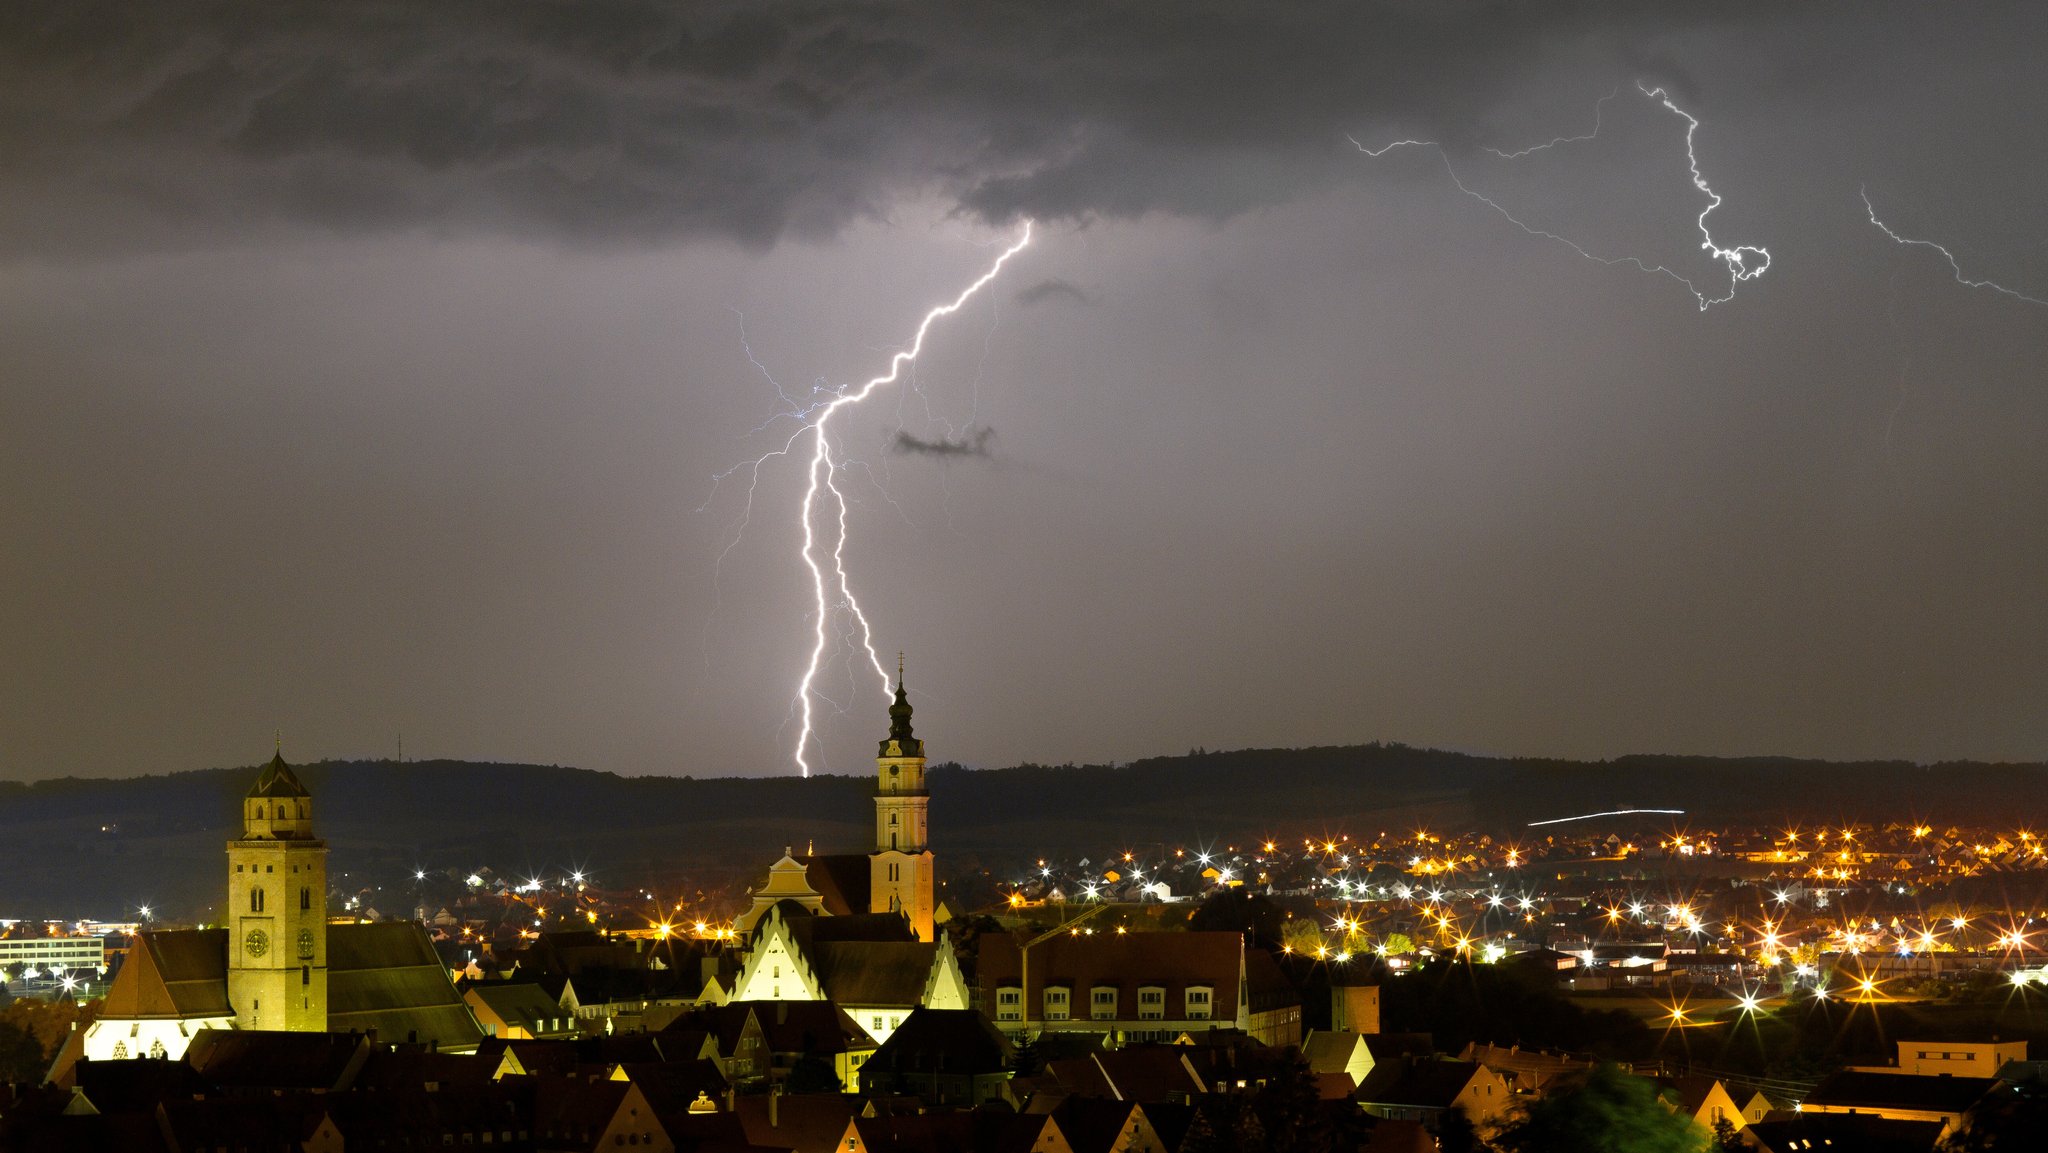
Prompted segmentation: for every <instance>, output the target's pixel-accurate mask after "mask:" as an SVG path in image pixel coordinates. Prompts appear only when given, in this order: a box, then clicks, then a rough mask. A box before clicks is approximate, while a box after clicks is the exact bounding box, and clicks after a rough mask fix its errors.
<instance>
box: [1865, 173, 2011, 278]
mask: <svg viewBox="0 0 2048 1153" xmlns="http://www.w3.org/2000/svg"><path fill="white" fill-rule="evenodd" d="M1856 194H1857V195H1858V196H1861V197H1862V198H1863V211H1864V212H1866V213H1868V214H1869V215H1870V222H1871V223H1872V224H1875V225H1877V227H1878V230H1879V231H1880V232H1883V233H1884V234H1885V235H1886V236H1889V237H1891V238H1892V240H1893V242H1895V243H1897V244H1900V245H1903V246H1905V247H1908V248H1932V249H1933V250H1934V251H1936V252H1939V253H1941V255H1942V258H1943V259H1944V260H1947V261H1948V267H1949V270H1950V271H1951V272H1953V273H1954V274H1955V278H1956V283H1957V284H1960V285H1962V286H1963V287H1964V288H1988V289H1990V290H1991V291H1993V292H1996V293H2001V294H2003V295H2005V296H2010V297H2012V298H2013V299H2014V300H2021V301H2025V302H2026V303H2028V304H2040V305H2048V300H2042V299H2041V298H2039V297H2034V296H2028V295H2027V294H2026V293H2024V292H2018V291H2015V290H2014V289H2010V288H2007V287H2006V286H2005V285H2003V284H2000V283H1998V282H1997V281H1994V280H1972V279H1970V278H1969V277H1967V276H1964V275H1963V266H1962V265H1961V264H1960V263H1958V262H1957V261H1956V254H1955V253H1953V252H1950V251H1949V250H1948V249H1946V248H1944V247H1942V246H1941V245H1939V244H1936V243H1935V242H1933V241H1932V240H1915V239H1913V238H1912V237H1910V236H1900V235H1899V234H1898V233H1896V232H1893V231H1892V230H1891V226H1890V225H1887V224H1886V223H1885V222H1884V221H1882V220H1879V219H1878V218H1877V206H1876V205H1874V204H1872V203H1871V202H1870V190H1869V189H1868V188H1858V189H1857V190H1856Z"/></svg>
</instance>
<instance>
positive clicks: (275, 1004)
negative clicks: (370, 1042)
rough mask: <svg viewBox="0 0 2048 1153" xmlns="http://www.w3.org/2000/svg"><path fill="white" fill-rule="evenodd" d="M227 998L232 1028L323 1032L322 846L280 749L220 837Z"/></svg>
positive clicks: (309, 798)
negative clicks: (236, 830)
mask: <svg viewBox="0 0 2048 1153" xmlns="http://www.w3.org/2000/svg"><path fill="white" fill-rule="evenodd" d="M221 923H222V924H223V925H224V926H225V927H226V928H227V930H228V1004H230V1005H232V1006H233V1007H234V1010H235V1026H236V1028H240V1029H291V1030H296V1031H300V1032H325V1031H326V1029H327V842H325V841H322V840H319V839H317V838H316V837H314V836H313V794H311V793H309V792H307V791H306V786H304V785H302V784H300V783H299V778H298V776H297V775H296V774H294V773H293V772H292V770H291V766H290V765H287V764H285V763H284V752H283V750H282V749H281V748H280V749H279V751H278V754H277V755H276V756H274V757H272V758H271V760H270V763H269V764H268V765H265V766H264V767H263V772H262V774H261V775H260V776H258V777H257V778H256V784H255V785H254V786H253V787H251V788H250V790H249V793H248V795H247V796H246V797H244V798H243V799H242V835H241V837H240V838H239V839H236V840H233V841H229V842H228V906H227V909H226V911H225V913H224V914H223V915H222V918H221Z"/></svg>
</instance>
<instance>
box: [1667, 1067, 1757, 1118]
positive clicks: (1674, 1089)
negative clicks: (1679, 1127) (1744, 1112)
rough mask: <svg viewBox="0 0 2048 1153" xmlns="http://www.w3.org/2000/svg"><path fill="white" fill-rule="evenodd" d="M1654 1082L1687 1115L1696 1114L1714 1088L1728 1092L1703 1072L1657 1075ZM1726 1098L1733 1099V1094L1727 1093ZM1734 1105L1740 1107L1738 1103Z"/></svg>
mask: <svg viewBox="0 0 2048 1153" xmlns="http://www.w3.org/2000/svg"><path fill="white" fill-rule="evenodd" d="M1656 1082H1657V1087H1658V1088H1659V1089H1660V1090H1662V1091H1663V1096H1665V1097H1666V1098H1667V1099H1675V1100H1676V1101H1677V1102H1678V1107H1679V1108H1680V1109H1682V1110H1683V1111H1685V1112H1686V1113H1687V1114H1689V1115H1696V1114H1698V1113H1699V1111H1700V1109H1701V1107H1702V1106H1704V1105H1705V1104H1706V1103H1707V1098H1709V1097H1711V1096H1713V1095H1714V1090H1716V1089H1721V1091H1722V1092H1723V1093H1727V1092H1728V1091H1727V1090H1726V1089H1724V1088H1722V1086H1721V1082H1720V1081H1718V1080H1716V1079H1715V1078H1712V1077H1709V1076H1707V1075H1706V1074H1704V1073H1688V1074H1686V1075H1684V1076H1682V1077H1658V1078H1656ZM1728 1099H1729V1100H1730V1101H1734V1100H1735V1097H1734V1094H1732V1093H1731V1094H1728ZM1735 1107H1736V1108H1737V1109H1740V1108H1742V1106H1741V1105H1740V1104H1739V1103H1738V1104H1736V1106H1735Z"/></svg>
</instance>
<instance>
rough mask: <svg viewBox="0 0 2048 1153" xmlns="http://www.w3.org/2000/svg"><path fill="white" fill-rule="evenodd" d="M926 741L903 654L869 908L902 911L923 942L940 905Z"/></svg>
mask: <svg viewBox="0 0 2048 1153" xmlns="http://www.w3.org/2000/svg"><path fill="white" fill-rule="evenodd" d="M930 797H931V794H930V793H928V792H926V791H925V783H924V742H923V741H921V740H918V739H917V734H916V733H915V732H913V731H912V730H911V727H910V694H909V693H908V692H906V691H905V690H904V687H903V656H902V654H900V653H899V654H897V657H896V702H895V703H894V704H892V705H890V706H889V735H888V737H887V738H885V739H884V740H883V741H882V744H881V749H880V751H879V752H878V753H877V754H876V755H875V851H874V853H873V854H872V855H871V858H870V859H871V861H872V864H871V866H870V869H871V877H870V879H871V885H870V888H869V896H868V911H869V912H872V913H901V914H903V916H904V917H905V918H907V919H908V920H909V921H910V927H911V931H912V932H914V933H916V934H917V937H918V939H919V940H921V941H929V940H931V939H932V933H933V930H934V925H933V915H934V912H935V906H934V903H933V893H932V853H931V849H930V848H929V847H928V846H927V845H926V842H925V831H926V815H927V814H926V807H927V806H928V805H929V804H930Z"/></svg>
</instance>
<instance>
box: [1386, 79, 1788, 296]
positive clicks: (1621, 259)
mask: <svg viewBox="0 0 2048 1153" xmlns="http://www.w3.org/2000/svg"><path fill="white" fill-rule="evenodd" d="M1636 91H1638V92H1641V93H1642V94H1643V95H1644V96H1645V97H1648V98H1649V99H1651V100H1655V101H1657V102H1658V103H1660V104H1662V105H1663V106H1664V107H1665V108H1666V109H1668V110H1670V111H1671V112H1672V113H1674V114H1675V115H1677V116H1678V117H1680V118H1681V119H1683V120H1684V121H1685V158H1686V162H1687V166H1688V167H1689V169H1690V170H1691V172H1692V184H1693V187H1694V188H1697V189H1699V190H1700V191H1701V192H1703V193H1705V194H1706V196H1707V206H1706V207H1705V208H1703V209H1701V210H1700V214H1699V217H1698V225H1699V230H1700V248H1701V249H1702V250H1703V251H1705V252H1707V253H1708V254H1709V255H1711V256H1712V257H1713V259H1714V260H1716V261H1718V262H1720V263H1721V264H1722V265H1723V266H1725V267H1726V268H1727V269H1728V291H1727V292H1726V293H1725V294H1723V295H1721V296H1709V295H1707V294H1706V293H1705V292H1703V291H1701V290H1700V288H1699V286H1698V285H1696V284H1694V283H1693V282H1692V280H1691V279H1690V278H1688V277H1686V276H1684V275H1683V274H1681V273H1679V272H1678V271H1676V270H1675V269H1672V268H1670V267H1668V266H1666V265H1662V264H1651V263H1649V262H1647V261H1644V260H1642V259H1640V258H1638V257H1634V256H1613V257H1609V256H1599V255H1596V254H1595V253H1593V252H1591V251H1588V250H1587V249H1586V247H1585V246H1584V245H1582V244H1580V243H1579V242H1577V241H1575V240H1572V239H1571V238H1569V237H1566V236H1561V235H1559V234H1557V233H1555V232H1551V231H1549V230H1547V229H1543V228H1538V227H1536V226H1534V225H1532V224H1527V223H1524V222H1523V221H1522V220H1521V219H1520V218H1518V217H1517V216H1515V214H1514V213H1512V212H1509V211H1508V210H1507V208H1506V207H1504V206H1502V205H1501V204H1500V202H1499V201H1496V200H1494V199H1492V198H1491V197H1489V196H1487V195H1485V194H1484V193H1481V192H1478V191H1476V190H1474V189H1473V188H1471V187H1470V186H1468V185H1467V184H1466V183H1465V181H1464V180H1463V178H1461V177H1460V176H1459V175H1458V170H1457V169H1456V168H1455V167H1454V166H1453V165H1452V164H1451V155H1450V153H1449V152H1448V151H1446V150H1445V148H1444V146H1443V145H1442V144H1440V143H1438V142H1437V141H1434V140H1396V141H1393V142H1392V143H1390V144H1384V145H1381V146H1380V147H1378V148H1367V147H1366V146H1365V145H1363V144H1360V143H1359V142H1358V140H1357V139H1356V138H1355V137H1347V138H1346V139H1349V140H1350V141H1351V144H1352V146H1353V147H1355V148H1357V149H1358V150H1359V151H1360V152H1363V153H1365V154H1366V155H1367V156H1370V157H1380V156H1385V155H1386V154H1387V153H1389V152H1392V151H1393V150H1394V149H1396V148H1433V149H1435V150H1436V154H1437V158H1438V159H1439V160H1441V161H1443V165H1444V171H1445V172H1446V173H1447V174H1449V176H1450V178H1451V183H1452V184H1453V185H1455V186H1456V187H1457V189H1458V191H1460V192H1462V193H1464V194H1465V195H1467V196H1469V197H1471V198H1472V199H1474V200H1477V201H1479V202H1480V203H1481V204H1484V205H1486V206H1487V207H1488V208H1491V209H1493V210H1494V211H1495V212H1498V213H1500V215H1501V217H1502V218H1503V219H1505V220H1506V221H1507V222H1508V223H1509V224H1512V225H1514V226H1515V227H1516V228H1519V229H1521V230H1522V231H1523V232H1526V233H1528V234H1529V235H1531V236H1540V237H1542V238H1544V239H1545V240H1555V241H1557V242H1558V243H1559V244H1562V245H1564V246H1565V247H1566V248H1569V249H1571V250H1572V251H1573V252H1576V253H1578V254H1579V255H1580V256H1582V257H1584V258H1586V259H1587V260H1591V261H1593V262H1595V263H1597V264H1608V265H1615V264H1630V265H1634V266H1635V267H1636V268H1639V269H1641V270H1642V271H1644V272H1655V273H1662V274H1664V275H1665V276H1668V277H1670V278H1671V279H1673V280H1676V281H1677V282H1679V283H1680V284H1683V285H1685V287H1686V290H1687V291H1688V292H1691V293H1692V295H1693V299H1694V300H1696V301H1698V302H1699V306H1700V311H1701V312H1705V311H1706V310H1707V309H1709V308H1712V307H1713V306H1714V305H1716V304H1722V303H1725V302H1727V301H1730V300H1733V299H1735V289H1736V286H1737V285H1739V284H1741V283H1742V282H1743V281H1745V280H1754V279H1756V278H1757V277H1759V276H1762V275H1763V274H1764V271H1765V270H1766V269H1768V268H1770V266H1771V254H1770V252H1769V251H1768V250H1766V249H1764V248H1760V247H1757V246H1754V245H1747V244H1738V245H1735V246H1734V247H1731V248H1724V247H1722V246H1721V245H1719V244H1716V243H1715V242H1714V234H1713V233H1712V232H1710V231H1709V230H1708V229H1707V217H1708V215H1709V214H1711V213H1712V212H1713V211H1714V210H1715V209H1716V208H1719V207H1721V196H1720V194H1719V193H1717V192H1715V191H1714V190H1713V188H1711V187H1710V186H1708V184H1707V180H1706V177H1704V176H1702V175H1701V174H1700V162H1699V155H1698V153H1696V152H1695V151H1694V150H1693V134H1694V133H1695V132H1697V131H1698V130H1699V126H1700V122H1699V120H1698V119H1697V118H1695V117H1694V116H1693V115H1692V114H1691V113H1689V112H1687V111H1685V109H1683V108H1680V107H1679V106H1678V105H1677V104H1674V103H1673V102H1672V100H1671V97H1670V96H1669V95H1667V94H1666V93H1665V91H1664V90H1663V89H1662V88H1649V87H1645V86H1644V85H1643V83H1642V82H1641V81H1637V82H1636ZM1613 98H1614V94H1613V93H1609V94H1608V95H1606V96H1604V97H1602V98H1601V99H1600V101H1599V103H1598V104H1596V105H1594V116H1593V131H1591V132H1589V133H1587V134H1586V135H1584V136H1560V137H1557V138H1555V139H1553V140H1551V141H1550V142H1549V143H1547V144H1538V145H1535V146H1533V147H1529V148H1523V149H1519V150H1517V151H1513V152H1507V151H1503V150H1501V149H1498V148H1488V149H1486V151H1487V152H1490V153H1492V154H1493V155H1495V156H1498V157H1500V158H1501V159H1503V160H1517V159H1520V158H1521V157H1524V156H1528V155H1529V154H1531V153H1534V152H1542V151H1544V150H1545V149H1549V148H1555V147H1557V146H1559V145H1562V144H1576V143H1580V142H1582V141H1587V140H1591V139H1593V138H1594V137H1596V136H1598V135H1600V107H1601V105H1604V104H1606V103H1607V101H1609V100H1612V99H1613Z"/></svg>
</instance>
